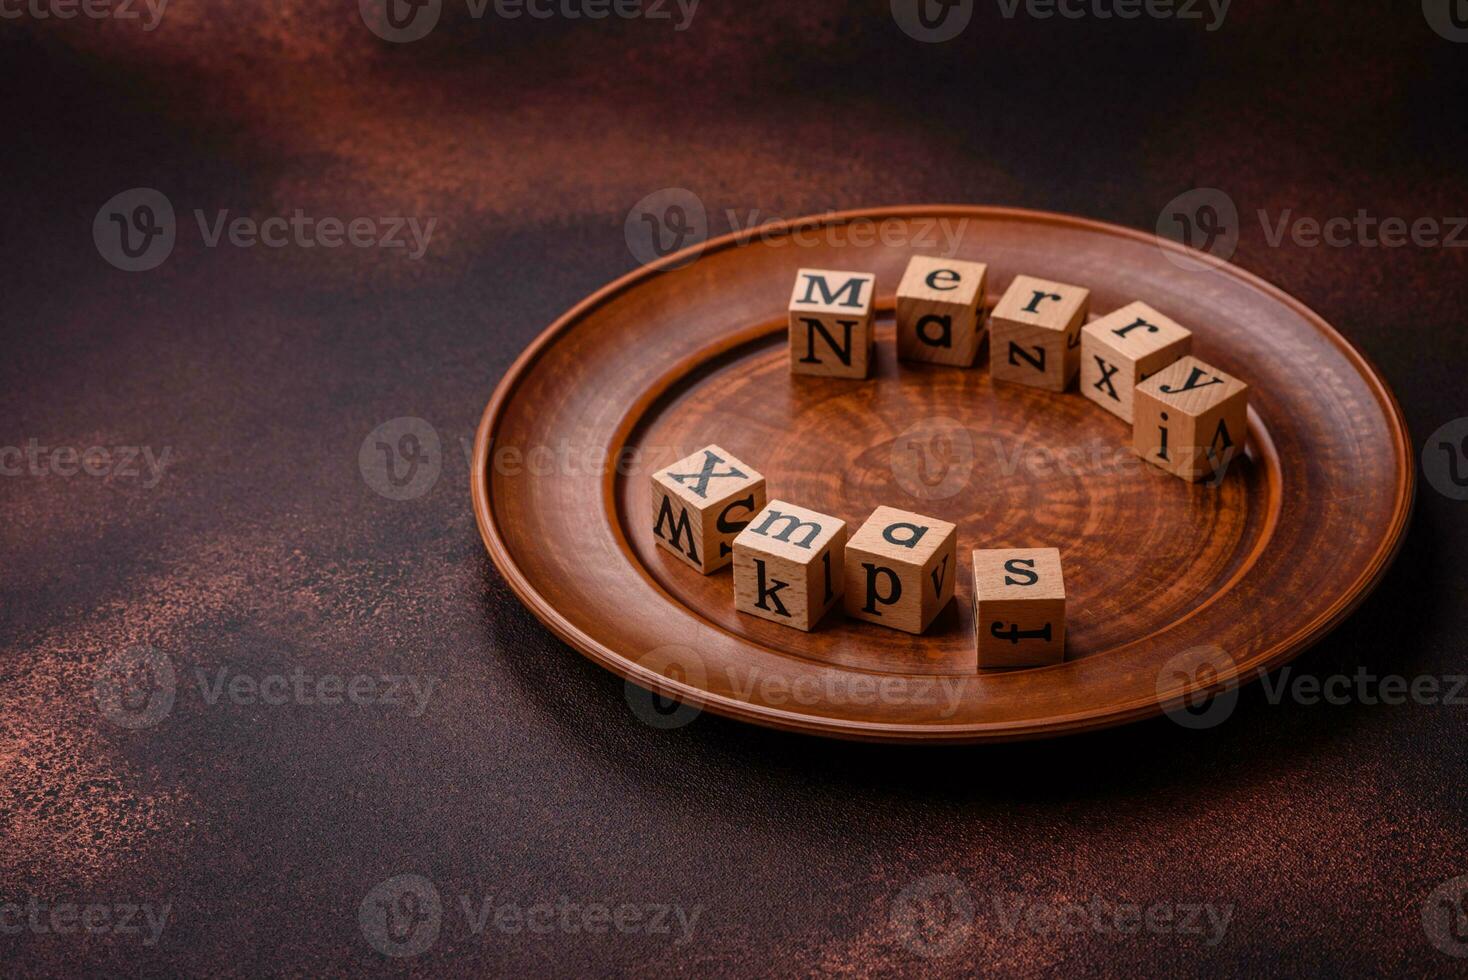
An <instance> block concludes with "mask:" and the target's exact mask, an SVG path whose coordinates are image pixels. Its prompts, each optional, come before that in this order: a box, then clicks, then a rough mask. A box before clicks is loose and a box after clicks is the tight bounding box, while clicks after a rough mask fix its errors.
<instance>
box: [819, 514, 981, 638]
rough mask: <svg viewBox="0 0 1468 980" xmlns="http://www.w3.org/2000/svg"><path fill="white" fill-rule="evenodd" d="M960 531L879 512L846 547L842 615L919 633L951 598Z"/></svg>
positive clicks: (923, 519)
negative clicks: (843, 607) (844, 590)
mask: <svg viewBox="0 0 1468 980" xmlns="http://www.w3.org/2000/svg"><path fill="white" fill-rule="evenodd" d="M957 555H958V528H957V527H955V526H954V525H952V524H949V523H948V522H947V521H940V520H938V519H937V518H933V517H924V516H923V515H922V514H914V513H912V512H910V511H905V510H898V509H896V508H895V507H878V508H877V509H876V510H874V511H872V516H871V517H869V518H867V520H866V523H865V524H863V525H862V526H861V527H860V528H859V529H857V532H856V533H855V534H853V535H852V536H851V540H850V541H848V542H847V543H846V598H845V600H844V604H845V607H846V615H848V616H851V617H854V618H856V619H864V620H866V621H867V622H871V623H881V624H882V625H883V626H890V627H892V628H893V629H899V630H904V631H906V632H908V633H921V632H923V631H924V630H926V629H927V628H928V626H929V625H930V624H931V623H932V622H933V618H934V617H935V616H937V615H938V613H939V612H941V611H942V610H943V607H944V606H946V605H948V601H949V600H950V599H952V598H953V583H954V580H955V579H957V577H958V567H957V565H958V557H957Z"/></svg>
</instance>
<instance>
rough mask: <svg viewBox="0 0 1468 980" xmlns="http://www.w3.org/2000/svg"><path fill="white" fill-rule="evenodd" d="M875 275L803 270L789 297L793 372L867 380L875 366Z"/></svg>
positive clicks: (791, 367)
mask: <svg viewBox="0 0 1468 980" xmlns="http://www.w3.org/2000/svg"><path fill="white" fill-rule="evenodd" d="M876 291H877V277H876V276H874V275H871V274H869V273H865V272H830V271H827V270H825V269H801V270H800V271H799V272H798V273H796V275H795V291H794V292H793V293H791V294H790V371H791V373H792V374H815V375H821V376H824V377H828V378H865V377H866V376H867V375H868V374H869V373H870V372H871V367H872V345H873V341H874V339H875V336H876V334H875V332H874V330H873V327H872V300H873V297H874V295H875V293H876Z"/></svg>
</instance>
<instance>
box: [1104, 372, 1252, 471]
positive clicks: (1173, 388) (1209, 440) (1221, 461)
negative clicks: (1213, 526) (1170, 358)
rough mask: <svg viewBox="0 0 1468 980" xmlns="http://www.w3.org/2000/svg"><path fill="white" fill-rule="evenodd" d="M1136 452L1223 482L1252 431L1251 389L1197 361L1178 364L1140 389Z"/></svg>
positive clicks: (1135, 411) (1134, 433)
mask: <svg viewBox="0 0 1468 980" xmlns="http://www.w3.org/2000/svg"><path fill="white" fill-rule="evenodd" d="M1132 414H1133V416H1134V421H1133V423H1132V448H1133V449H1135V450H1136V452H1137V455H1139V456H1141V457H1142V458H1143V459H1145V460H1146V461H1147V462H1149V463H1152V464H1153V465H1154V466H1160V467H1162V468H1163V469H1164V470H1167V471H1168V472H1169V473H1172V474H1174V475H1176V476H1180V477H1182V478H1183V479H1184V480H1190V481H1192V482H1194V483H1196V482H1198V481H1199V480H1208V481H1210V482H1213V483H1217V482H1218V481H1221V480H1222V479H1223V477H1224V475H1225V474H1226V473H1227V472H1228V465H1229V463H1230V462H1232V461H1233V459H1234V457H1235V456H1237V455H1239V454H1240V453H1242V452H1243V451H1244V447H1245V444H1246V441H1247V438H1248V432H1249V386H1248V385H1246V384H1244V382H1242V381H1240V380H1238V379H1237V378H1234V377H1232V376H1230V375H1228V374H1225V373H1223V372H1222V371H1220V370H1218V369H1217V368H1215V367H1212V366H1210V365H1208V364H1206V363H1204V362H1203V361H1200V360H1198V358H1196V357H1192V356H1188V357H1184V358H1182V359H1181V360H1179V361H1174V362H1173V363H1172V364H1169V365H1168V366H1167V367H1165V368H1163V369H1162V370H1161V371H1158V372H1157V373H1156V374H1154V375H1153V376H1152V377H1150V378H1148V379H1147V380H1146V381H1143V382H1142V383H1141V384H1139V385H1137V390H1136V394H1135V397H1134V402H1133V410H1132Z"/></svg>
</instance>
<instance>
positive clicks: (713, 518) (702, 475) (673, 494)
mask: <svg viewBox="0 0 1468 980" xmlns="http://www.w3.org/2000/svg"><path fill="white" fill-rule="evenodd" d="M764 505H765V478H764V477H763V476H760V474H759V473H758V471H756V470H755V469H754V467H752V466H750V465H748V464H747V463H741V462H740V461H739V460H737V459H735V458H734V455H733V454H732V453H730V452H728V451H727V450H725V449H721V448H719V447H718V446H705V447H704V448H702V449H700V450H699V451H698V452H696V453H694V454H693V455H692V456H689V457H688V458H687V459H682V460H679V461H678V462H676V463H674V464H673V465H672V466H669V467H667V468H666V469H661V470H658V471H657V472H656V473H654V474H653V475H652V519H653V527H652V533H653V537H655V538H657V540H658V544H660V545H662V546H663V547H664V548H667V549H668V550H669V551H671V552H672V553H673V554H675V555H677V556H678V557H679V558H682V559H683V560H684V561H686V562H687V563H688V564H690V565H692V566H693V567H694V568H696V569H698V570H699V571H700V572H703V573H704V574H705V575H707V574H709V573H710V572H714V571H717V570H718V569H720V568H723V567H724V566H725V565H727V564H729V562H730V560H732V558H733V553H734V550H733V547H732V543H733V541H734V535H736V534H738V533H739V532H740V531H741V530H742V529H743V528H744V526H745V525H746V524H748V523H749V519H750V518H751V517H753V516H754V515H755V514H757V513H759V511H760V509H761V508H762V507H764Z"/></svg>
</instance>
